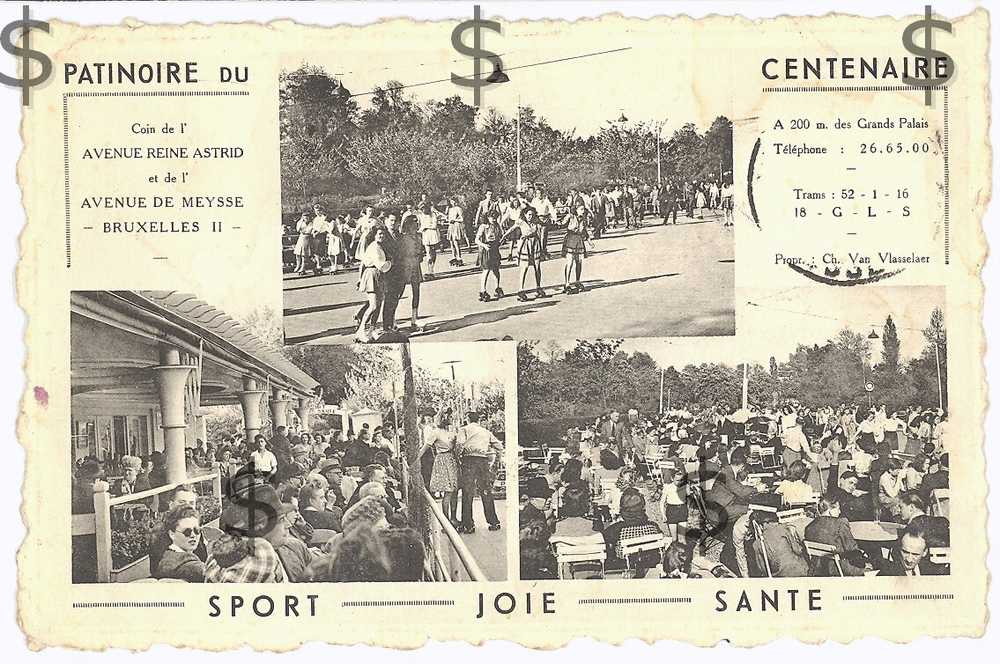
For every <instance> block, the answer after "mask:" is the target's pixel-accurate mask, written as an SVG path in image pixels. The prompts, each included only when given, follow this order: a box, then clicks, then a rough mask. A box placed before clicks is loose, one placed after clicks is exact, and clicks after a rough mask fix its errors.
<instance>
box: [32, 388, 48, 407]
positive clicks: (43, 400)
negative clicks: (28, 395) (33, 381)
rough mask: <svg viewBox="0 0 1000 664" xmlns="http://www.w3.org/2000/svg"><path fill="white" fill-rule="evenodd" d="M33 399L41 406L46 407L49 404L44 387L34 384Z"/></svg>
mask: <svg viewBox="0 0 1000 664" xmlns="http://www.w3.org/2000/svg"><path fill="white" fill-rule="evenodd" d="M34 391H35V401H37V402H38V403H40V404H41V405H42V408H48V406H49V393H48V392H46V391H45V388H44V387H41V386H39V385H35V390H34Z"/></svg>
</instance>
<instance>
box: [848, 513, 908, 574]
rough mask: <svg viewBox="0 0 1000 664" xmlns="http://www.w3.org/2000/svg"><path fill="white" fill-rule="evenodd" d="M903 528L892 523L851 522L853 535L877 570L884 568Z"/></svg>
mask: <svg viewBox="0 0 1000 664" xmlns="http://www.w3.org/2000/svg"><path fill="white" fill-rule="evenodd" d="M902 527H903V526H902V525H901V524H898V523H893V522H891V521H851V535H853V536H854V539H855V541H857V543H858V548H860V549H861V550H862V551H864V552H865V554H866V555H867V556H868V560H869V561H870V562H871V564H872V566H873V567H875V569H879V568H881V567H882V566H883V564H884V563H885V560H886V556H887V551H888V550H889V549H891V548H892V547H893V544H894V543H895V542H896V538H897V537H898V536H899V529H900V528H902ZM866 574H867V573H866Z"/></svg>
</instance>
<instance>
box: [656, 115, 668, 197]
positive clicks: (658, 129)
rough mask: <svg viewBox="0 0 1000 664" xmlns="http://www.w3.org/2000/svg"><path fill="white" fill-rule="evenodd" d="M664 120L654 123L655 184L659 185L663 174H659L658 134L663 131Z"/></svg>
mask: <svg viewBox="0 0 1000 664" xmlns="http://www.w3.org/2000/svg"><path fill="white" fill-rule="evenodd" d="M666 122H667V121H666V119H663V120H662V121H660V122H657V123H656V184H657V185H659V184H660V183H661V182H663V174H662V173H661V172H660V133H661V132H662V131H663V125H664V124H666Z"/></svg>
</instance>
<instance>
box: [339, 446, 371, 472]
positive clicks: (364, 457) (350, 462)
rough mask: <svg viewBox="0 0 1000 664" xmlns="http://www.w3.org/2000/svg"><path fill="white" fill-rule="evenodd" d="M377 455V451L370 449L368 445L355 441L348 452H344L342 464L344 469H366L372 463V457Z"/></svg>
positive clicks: (348, 448)
mask: <svg viewBox="0 0 1000 664" xmlns="http://www.w3.org/2000/svg"><path fill="white" fill-rule="evenodd" d="M374 455H375V449H374V448H372V447H370V446H369V445H368V444H367V443H365V442H362V441H359V440H354V441H352V442H351V444H350V445H348V447H347V451H346V452H344V458H343V459H341V461H340V462H341V463H342V464H343V465H344V467H345V468H346V467H348V466H358V467H360V468H364V467H365V466H367V465H368V464H370V463H371V462H372V457H373V456H374Z"/></svg>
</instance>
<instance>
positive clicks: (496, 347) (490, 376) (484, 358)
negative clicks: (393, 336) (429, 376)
mask: <svg viewBox="0 0 1000 664" xmlns="http://www.w3.org/2000/svg"><path fill="white" fill-rule="evenodd" d="M410 356H411V357H412V359H413V363H414V364H415V365H417V366H419V367H422V368H424V369H426V370H428V371H430V372H432V373H435V374H437V375H438V376H441V377H442V378H451V367H450V366H449V365H446V364H444V363H445V362H448V361H451V360H457V361H458V364H456V365H455V378H456V379H457V380H458V381H460V382H461V381H473V382H477V383H486V382H489V381H492V380H501V381H504V382H506V381H507V379H508V378H509V376H511V375H513V374H514V372H513V371H512V366H513V363H514V362H515V356H514V344H511V343H490V342H482V341H478V342H452V343H414V344H410Z"/></svg>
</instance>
